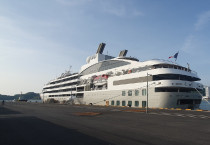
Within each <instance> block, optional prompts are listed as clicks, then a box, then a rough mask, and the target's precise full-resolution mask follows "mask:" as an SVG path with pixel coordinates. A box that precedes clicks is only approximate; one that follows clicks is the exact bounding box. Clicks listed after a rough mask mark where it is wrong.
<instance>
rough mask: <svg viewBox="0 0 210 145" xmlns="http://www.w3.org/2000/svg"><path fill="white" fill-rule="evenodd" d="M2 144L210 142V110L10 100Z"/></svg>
mask: <svg viewBox="0 0 210 145" xmlns="http://www.w3.org/2000/svg"><path fill="white" fill-rule="evenodd" d="M0 144H1V145H188V144H190V145H208V144H210V112H208V111H188V110H167V109H151V110H149V113H148V114H146V113H145V111H144V110H142V109H133V108H127V107H124V108H122V107H99V106H76V105H74V106H72V105H58V104H38V103H37V104H36V103H6V104H5V105H4V106H0Z"/></svg>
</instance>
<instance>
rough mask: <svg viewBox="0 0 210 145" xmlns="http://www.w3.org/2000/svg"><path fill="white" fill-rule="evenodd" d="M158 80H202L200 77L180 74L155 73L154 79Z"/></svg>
mask: <svg viewBox="0 0 210 145" xmlns="http://www.w3.org/2000/svg"><path fill="white" fill-rule="evenodd" d="M158 80H184V81H200V78H195V77H191V76H186V75H180V74H159V75H153V81H158Z"/></svg>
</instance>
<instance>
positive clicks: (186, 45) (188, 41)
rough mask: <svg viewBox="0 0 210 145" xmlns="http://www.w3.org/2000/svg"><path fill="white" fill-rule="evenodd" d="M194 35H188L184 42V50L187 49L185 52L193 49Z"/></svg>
mask: <svg viewBox="0 0 210 145" xmlns="http://www.w3.org/2000/svg"><path fill="white" fill-rule="evenodd" d="M194 37H195V36H194V35H192V34H191V35H188V36H187V37H186V39H185V41H184V44H183V47H182V50H183V51H185V52H190V50H191V49H192V47H193V45H192V43H193V39H194Z"/></svg>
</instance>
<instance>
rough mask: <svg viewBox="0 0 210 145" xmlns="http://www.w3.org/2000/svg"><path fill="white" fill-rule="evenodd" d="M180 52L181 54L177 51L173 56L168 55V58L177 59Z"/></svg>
mask: <svg viewBox="0 0 210 145" xmlns="http://www.w3.org/2000/svg"><path fill="white" fill-rule="evenodd" d="M178 54H179V52H177V53H176V54H175V55H173V56H170V57H168V59H170V58H175V59H176V60H177V57H178ZM176 60H175V61H176Z"/></svg>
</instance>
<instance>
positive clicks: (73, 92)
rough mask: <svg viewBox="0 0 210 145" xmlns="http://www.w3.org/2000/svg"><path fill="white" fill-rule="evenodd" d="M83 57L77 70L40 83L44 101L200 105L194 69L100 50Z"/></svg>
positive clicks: (174, 106)
mask: <svg viewBox="0 0 210 145" xmlns="http://www.w3.org/2000/svg"><path fill="white" fill-rule="evenodd" d="M104 48H105V43H101V44H100V45H99V47H98V49H97V52H96V54H94V55H92V56H89V57H88V58H87V59H86V64H85V65H83V66H82V67H81V69H80V71H79V72H78V73H70V72H66V73H64V74H62V75H61V76H60V77H58V78H56V79H54V80H52V81H50V82H49V83H47V84H46V85H45V86H44V87H43V91H42V93H41V97H42V99H43V101H44V102H46V101H49V100H56V101H59V102H65V101H69V100H71V101H73V102H74V103H75V104H84V105H106V106H129V107H142V108H145V107H149V108H182V109H185V108H190V109H195V108H199V105H200V103H201V100H202V94H201V93H202V91H203V85H202V84H201V83H199V81H200V80H201V79H200V78H199V77H198V75H197V73H196V72H195V71H192V70H191V69H190V68H189V67H184V66H181V65H178V64H177V63H175V62H172V61H168V60H161V59H154V60H148V61H139V60H138V59H137V58H134V57H127V56H126V54H127V52H128V51H127V50H123V51H121V52H120V53H119V56H118V57H113V56H109V55H105V54H103V50H104Z"/></svg>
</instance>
